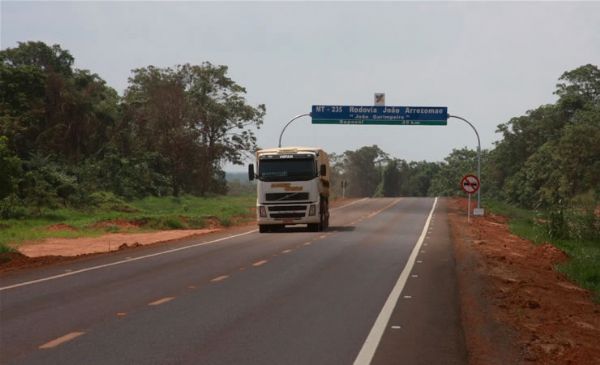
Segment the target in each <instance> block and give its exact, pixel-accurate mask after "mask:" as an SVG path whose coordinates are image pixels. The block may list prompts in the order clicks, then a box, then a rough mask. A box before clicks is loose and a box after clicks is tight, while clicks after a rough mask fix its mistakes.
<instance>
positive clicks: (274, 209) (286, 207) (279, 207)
mask: <svg viewBox="0 0 600 365" xmlns="http://www.w3.org/2000/svg"><path fill="white" fill-rule="evenodd" d="M289 210H301V211H303V212H304V211H306V206H305V205H277V206H270V207H269V212H287V211H289Z"/></svg>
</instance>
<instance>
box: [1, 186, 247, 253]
mask: <svg viewBox="0 0 600 365" xmlns="http://www.w3.org/2000/svg"><path fill="white" fill-rule="evenodd" d="M100 195H102V203H101V204H99V205H97V206H95V207H93V208H90V209H86V210H76V209H72V208H60V209H53V210H49V211H47V212H46V213H45V214H41V215H36V216H31V217H28V218H26V219H8V220H3V221H2V227H0V253H2V252H10V251H11V250H12V249H14V247H17V246H18V245H19V243H21V242H23V241H28V240H38V239H43V238H48V237H86V236H99V235H102V234H105V233H117V232H140V231H142V232H143V231H153V230H163V229H201V228H206V227H210V226H213V225H220V226H229V225H231V224H233V223H240V222H245V221H250V220H253V219H254V218H255V214H254V212H253V210H252V209H253V207H254V205H255V204H256V197H255V196H254V195H241V196H214V197H204V198H203V197H194V196H191V195H184V196H180V197H173V196H171V197H146V198H144V199H139V200H133V201H130V202H125V201H123V200H121V199H119V198H117V197H115V196H114V195H112V194H109V193H104V194H100Z"/></svg>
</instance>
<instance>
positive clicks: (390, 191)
mask: <svg viewBox="0 0 600 365" xmlns="http://www.w3.org/2000/svg"><path fill="white" fill-rule="evenodd" d="M382 190H383V196H385V197H390V196H398V194H399V190H400V171H399V170H398V161H397V160H396V159H392V160H390V161H389V162H388V164H387V165H386V166H385V169H384V170H383V182H382Z"/></svg>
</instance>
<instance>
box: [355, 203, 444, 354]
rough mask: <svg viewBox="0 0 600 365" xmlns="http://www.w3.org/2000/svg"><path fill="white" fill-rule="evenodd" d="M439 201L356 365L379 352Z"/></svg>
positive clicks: (433, 207)
mask: <svg viewBox="0 0 600 365" xmlns="http://www.w3.org/2000/svg"><path fill="white" fill-rule="evenodd" d="M437 201H438V198H437V197H436V198H435V200H434V201H433V206H432V207H431V211H430V212H429V216H428V217H427V220H426V221H425V226H424V227H423V231H422V232H421V236H420V237H419V239H418V240H417V243H416V244H415V247H413V249H412V252H411V253H410V256H409V258H408V261H407V263H406V266H404V269H403V270H402V273H400V277H399V278H398V281H397V282H396V285H394V288H393V289H392V291H391V292H390V295H389V296H388V298H387V300H386V301H385V304H384V305H383V308H382V309H381V312H380V313H379V315H378V316H377V319H376V320H375V323H374V324H373V328H371V332H369V335H368V336H367V339H366V340H365V343H364V344H363V346H362V348H361V349H360V352H359V353H358V356H357V357H356V360H354V365H366V364H370V363H371V360H373V356H374V355H375V351H376V350H377V347H378V346H379V342H380V341H381V337H382V336H383V332H384V331H385V329H386V327H387V323H388V322H389V320H390V317H391V316H392V312H393V311H394V308H395V307H396V303H397V302H398V299H399V298H400V295H401V294H402V290H403V289H404V285H405V284H406V281H407V280H408V276H409V274H410V272H411V270H412V268H413V266H414V265H415V260H416V258H417V255H418V253H419V249H420V248H421V245H422V244H423V241H424V239H425V234H426V233H427V227H429V222H430V221H431V216H432V215H433V211H434V210H435V206H436V205H437Z"/></svg>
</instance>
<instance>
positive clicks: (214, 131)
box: [0, 42, 265, 218]
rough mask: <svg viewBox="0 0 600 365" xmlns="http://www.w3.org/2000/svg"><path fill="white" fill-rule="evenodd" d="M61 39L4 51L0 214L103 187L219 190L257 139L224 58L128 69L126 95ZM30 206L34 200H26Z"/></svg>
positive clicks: (254, 120)
mask: <svg viewBox="0 0 600 365" xmlns="http://www.w3.org/2000/svg"><path fill="white" fill-rule="evenodd" d="M73 63H74V57H73V56H72V55H71V54H70V53H69V52H68V51H67V50H64V49H62V48H61V47H60V46H58V45H54V46H48V45H46V44H45V43H42V42H26V43H20V44H19V46H18V47H16V48H9V49H5V50H3V51H0V83H1V87H0V179H1V181H0V201H1V204H0V215H1V216H2V217H4V218H10V217H18V216H20V215H24V214H29V213H31V210H33V211H36V210H37V211H41V209H42V208H45V207H55V206H57V205H63V206H70V207H85V206H90V205H94V204H95V203H96V202H97V200H99V199H103V198H106V194H109V195H111V194H112V195H114V196H118V197H122V198H126V199H132V198H140V197H144V196H150V195H155V196H164V195H176V196H178V195H180V194H183V193H188V194H194V195H206V194H223V193H225V192H226V183H225V173H224V171H223V170H222V165H223V163H224V162H231V163H242V161H243V160H244V158H245V155H246V154H248V153H251V152H253V151H254V150H255V148H256V138H255V135H254V133H253V128H252V127H259V126H260V125H261V124H262V121H263V117H264V114H265V106H264V105H258V106H256V107H253V106H250V105H248V104H247V103H246V100H245V98H244V95H245V93H246V90H245V89H244V88H243V87H242V86H240V85H238V84H237V83H236V82H234V81H233V80H232V79H230V78H229V77H228V76H227V67H226V66H215V65H212V64H210V63H208V62H206V63H203V64H201V65H190V64H185V65H178V66H175V67H173V68H157V67H153V66H148V67H144V68H139V69H135V70H132V74H131V77H130V78H129V80H128V81H129V83H128V87H127V89H126V90H125V92H124V95H123V96H122V97H121V96H119V95H118V94H117V92H116V91H115V90H114V89H112V88H110V87H109V86H107V85H106V82H105V81H104V80H102V79H101V78H100V77H99V76H98V75H96V74H94V73H91V72H90V71H87V70H79V69H75V68H74V67H73ZM25 207H27V208H28V209H25Z"/></svg>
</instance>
